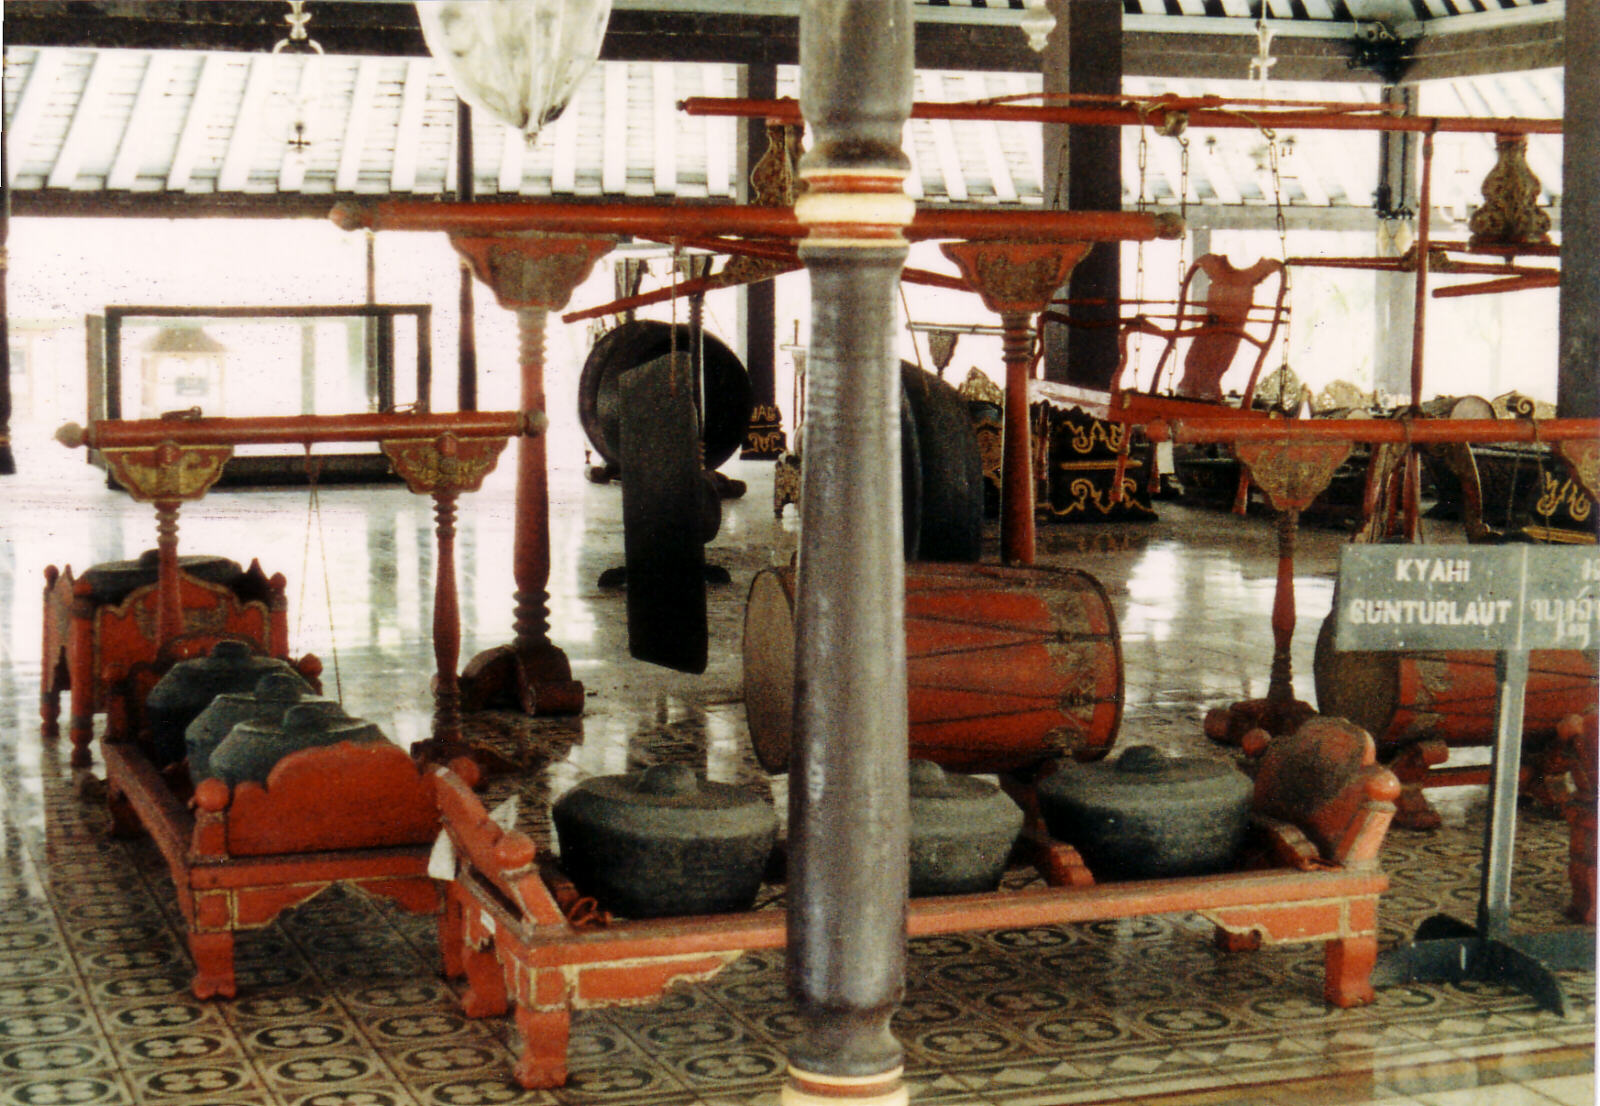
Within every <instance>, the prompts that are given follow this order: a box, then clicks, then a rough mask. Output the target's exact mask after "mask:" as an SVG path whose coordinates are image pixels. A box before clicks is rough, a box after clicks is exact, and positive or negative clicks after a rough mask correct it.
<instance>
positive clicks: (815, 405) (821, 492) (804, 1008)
mask: <svg viewBox="0 0 1600 1106" xmlns="http://www.w3.org/2000/svg"><path fill="white" fill-rule="evenodd" d="M800 67H801V73H802V87H801V110H802V112H803V113H804V115H805V118H806V121H807V123H809V124H810V126H811V128H812V134H813V135H814V136H815V141H814V143H813V145H812V147H811V150H810V151H809V152H808V153H807V154H806V157H805V159H804V160H803V161H802V164H801V169H800V173H801V177H802V179H804V180H805V181H806V184H807V190H806V192H805V194H804V195H803V196H802V198H801V199H800V200H799V202H797V203H796V205H795V214H796V216H797V217H798V218H799V220H800V222H801V223H802V224H804V225H805V226H806V227H807V228H808V231H809V233H808V236H807V237H806V238H805V239H804V241H803V243H802V245H801V247H800V257H801V259H802V260H803V261H804V262H805V265H806V268H807V269H808V270H809V272H810V276H811V301H812V303H811V317H812V320H813V323H812V331H811V333H812V343H811V348H810V350H809V359H810V366H809V371H808V373H807V377H806V424H805V431H804V433H805V443H804V448H803V454H804V456H805V459H806V463H805V471H804V474H803V476H802V479H803V481H804V484H805V490H804V493H803V495H802V497H801V504H802V510H803V513H804V519H803V526H802V528H801V531H800V557H799V566H798V570H797V572H798V586H797V594H796V618H795V629H796V638H795V686H796V688H797V689H798V694H797V696H796V701H795V738H796V740H795V745H794V750H793V755H792V760H791V769H790V777H789V778H790V779H791V780H792V781H794V782H793V783H792V784H791V786H790V789H789V905H788V960H789V979H790V987H791V989H792V990H793V992H794V998H795V1002H796V1008H797V1011H798V1013H799V1016H800V1021H801V1026H802V1031H801V1035H800V1037H799V1039H798V1040H797V1041H795V1043H794V1044H793V1045H792V1046H791V1047H790V1050H789V1072H788V1077H787V1078H786V1080H785V1082H784V1086H783V1090H782V1096H781V1101H782V1102H783V1103H785V1104H788V1106H801V1104H806V1106H815V1104H817V1103H821V1102H828V1101H833V1100H843V1099H848V1100H849V1101H850V1102H851V1103H852V1104H855V1106H868V1104H873V1106H876V1104H889V1103H894V1104H903V1103H905V1102H906V1100H907V1093H906V1089H905V1086H904V1084H903V1083H902V1082H901V1078H900V1076H901V1070H902V1066H903V1063H904V1053H903V1050H902V1049H901V1047H900V1044H899V1042H898V1041H896V1040H895V1038H894V1035H893V1033H891V1032H890V1030H889V1019H890V1017H891V1016H892V1015H893V1013H894V1010H895V1007H896V1006H897V1005H898V1004H899V1002H900V998H901V995H902V993H903V991H904V987H905V915H906V896H907V879H908V863H909V861H908V843H907V835H908V832H909V823H910V810H909V807H910V799H909V784H908V780H907V768H906V755H905V735H906V727H907V724H908V722H907V713H906V659H905V628H904V614H905V564H904V559H903V551H902V549H901V536H900V526H899V523H898V519H899V518H900V508H901V504H900V442H899V432H898V431H899V392H900V371H899V363H898V358H897V357H896V356H895V332H896V321H897V318H896V316H897V311H896V303H895V296H896V287H897V284H898V280H899V275H900V269H901V267H902V266H903V265H904V263H905V258H906V253H907V246H906V242H905V239H904V237H903V235H902V228H903V227H904V226H905V225H906V224H908V223H910V221H911V218H912V215H913V213H914V207H913V204H912V202H911V200H910V198H909V197H908V196H906V195H905V192H904V189H903V182H904V180H905V176H906V174H907V172H908V171H909V169H910V162H909V160H908V159H907V158H906V156H905V153H904V152H903V151H902V149H901V146H900V142H901V133H902V131H903V129H904V126H905V121H906V118H907V116H908V115H909V113H910V111H911V92H912V21H911V3H910V0H806V3H805V4H804V5H803V7H802V9H801V13H800Z"/></svg>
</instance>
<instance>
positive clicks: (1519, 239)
mask: <svg viewBox="0 0 1600 1106" xmlns="http://www.w3.org/2000/svg"><path fill="white" fill-rule="evenodd" d="M1494 145H1495V153H1496V154H1498V155H1499V156H1498V158H1497V159H1496V161H1495V163H1494V167H1493V168H1492V169H1490V170H1489V173H1488V175H1487V176H1485V177H1484V178H1483V206H1482V207H1480V208H1479V209H1478V210H1477V211H1475V212H1473V213H1472V218H1471V219H1470V220H1468V222H1467V226H1468V227H1469V228H1471V230H1472V237H1471V239H1469V240H1468V246H1469V247H1470V246H1516V245H1526V244H1531V243H1545V242H1549V241H1550V215H1549V213H1548V212H1546V211H1543V210H1541V209H1540V207H1539V193H1540V192H1541V191H1543V186H1542V185H1541V184H1540V183H1539V178H1538V177H1536V176H1534V175H1533V170H1532V169H1529V168H1528V136H1527V135H1525V134H1502V135H1496V136H1495V143H1494Z"/></svg>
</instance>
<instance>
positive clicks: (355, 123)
mask: <svg viewBox="0 0 1600 1106" xmlns="http://www.w3.org/2000/svg"><path fill="white" fill-rule="evenodd" d="M380 64H381V63H380V62H379V61H378V60H377V59H375V58H363V59H362V60H361V61H359V62H358V63H356V89H355V92H354V94H352V95H351V97H350V118H349V119H348V120H347V121H346V122H345V128H344V145H343V147H341V148H340V150H339V169H338V172H337V173H336V174H335V175H334V178H333V188H334V191H336V192H353V191H355V187H356V182H357V181H358V180H360V179H361V155H362V154H363V153H364V152H365V151H366V146H367V131H368V129H370V127H371V125H372V101H373V99H374V96H375V94H376V92H377V89H378V68H379V65H380Z"/></svg>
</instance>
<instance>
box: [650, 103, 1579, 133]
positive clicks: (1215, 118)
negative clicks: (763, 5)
mask: <svg viewBox="0 0 1600 1106" xmlns="http://www.w3.org/2000/svg"><path fill="white" fill-rule="evenodd" d="M1206 102H1207V101H1199V103H1206ZM1351 106H1352V107H1361V106H1363V105H1351ZM678 107H679V108H681V109H682V110H683V111H684V112H685V113H686V114H689V115H721V116H730V115H731V116H738V117H742V118H764V119H771V120H773V121H775V122H782V123H799V122H801V121H802V117H801V114H800V104H799V102H798V101H796V100H789V99H781V100H749V99H741V98H738V97H719V96H692V97H690V98H689V99H687V100H684V101H682V102H680V103H679V105H678ZM1374 108H1376V105H1374ZM1176 116H1183V117H1186V118H1187V120H1188V125H1189V126H1190V127H1195V128H1207V127H1214V128H1223V129H1232V130H1252V131H1268V130H1270V131H1279V130H1311V131H1316V130H1321V131H1416V132H1428V131H1432V132H1436V133H1440V134H1560V133H1561V125H1562V124H1561V120H1560V119H1518V118H1511V117H1499V118H1481V119H1480V118H1474V117H1472V116H1464V115H1390V114H1380V113H1378V112H1377V111H1376V110H1374V111H1371V112H1368V113H1359V112H1356V111H1305V110H1298V111H1297V110H1288V111H1284V110H1275V109H1268V108H1257V107H1254V106H1250V105H1246V106H1242V107H1238V108H1228V107H1205V106H1184V105H1183V104H1182V103H1181V102H1180V103H1177V104H1172V105H1162V104H1157V103H1148V104H1146V105H1144V107H1143V108H1142V109H1141V108H1140V107H1138V106H1133V104H1132V103H1130V102H1124V104H1123V105H1121V106H1095V105H1061V104H995V103H954V104H938V103H921V102H919V103H915V104H912V105H911V117H912V118H913V119H971V120H987V121H990V122H996V123H1066V124H1069V125H1078V126H1103V127H1137V126H1140V125H1141V124H1146V123H1148V124H1149V125H1150V126H1152V127H1157V128H1160V127H1163V126H1165V125H1166V124H1167V123H1168V122H1169V121H1171V120H1173V119H1174V117H1176Z"/></svg>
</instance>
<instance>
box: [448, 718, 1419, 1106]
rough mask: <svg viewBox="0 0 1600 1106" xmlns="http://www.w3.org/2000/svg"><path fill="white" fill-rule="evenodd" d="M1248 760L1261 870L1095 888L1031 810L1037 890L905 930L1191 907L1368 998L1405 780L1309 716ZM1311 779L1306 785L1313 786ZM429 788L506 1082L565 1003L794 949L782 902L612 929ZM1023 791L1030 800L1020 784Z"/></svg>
mask: <svg viewBox="0 0 1600 1106" xmlns="http://www.w3.org/2000/svg"><path fill="white" fill-rule="evenodd" d="M1274 746H1278V747H1276V748H1275V747H1274ZM1247 751H1249V752H1250V753H1251V754H1252V755H1261V754H1263V753H1264V755H1262V756H1261V762H1260V766H1259V767H1258V768H1257V772H1256V798H1255V818H1254V822H1253V832H1254V835H1255V847H1254V849H1253V850H1252V851H1253V855H1254V856H1255V863H1254V865H1252V866H1250V867H1248V868H1247V869H1245V870H1239V871H1233V872H1226V873H1222V874H1217V875H1201V876H1188V877H1179V878H1172V879H1156V880H1137V881H1131V882H1126V883H1105V884H1097V883H1095V881H1094V878H1093V876H1092V875H1091V874H1090V872H1089V870H1088V868H1087V867H1086V866H1085V865H1084V863H1083V861H1082V858H1081V857H1080V856H1079V855H1078V853H1077V851H1076V850H1075V849H1073V848H1072V847H1071V846H1070V845H1066V844H1064V843H1062V842H1059V841H1053V840H1051V839H1050V838H1049V837H1048V835H1047V834H1046V833H1045V831H1044V830H1043V827H1042V823H1040V822H1039V821H1038V820H1037V816H1035V818H1034V821H1033V825H1032V827H1031V828H1030V830H1029V839H1030V845H1029V848H1031V851H1032V853H1033V864H1034V866H1035V867H1036V868H1037V869H1038V871H1039V873H1040V875H1041V876H1042V877H1043V878H1044V880H1045V885H1044V886H1032V887H1027V888H1023V889H1020V890H1014V891H1010V890H999V891H995V892H991V893H979V894H969V895H953V896H934V897H929V898H919V899H913V900H911V902H910V903H909V904H908V910H907V918H906V932H907V933H908V934H909V935H910V936H925V935H930V934H939V933H957V932H968V931H971V930H979V929H998V928H1007V927H1017V926H1039V925H1061V924H1065V923H1071V922H1082V921H1093V920H1099V919H1108V918H1127V917H1134V916H1138V915H1143V914H1169V913H1181V912H1197V913H1199V914H1201V915H1203V916H1204V917H1205V918H1207V919H1208V920H1210V921H1211V922H1213V923H1214V924H1215V925H1216V927H1217V930H1216V937H1217V941H1218V943H1219V944H1220V945H1221V946H1222V947H1224V948H1227V949H1230V950H1234V951H1246V950H1249V949H1253V948H1256V947H1258V946H1259V945H1261V944H1262V943H1268V944H1279V943H1310V942H1321V943H1322V944H1323V946H1324V964H1325V976H1324V985H1323V994H1324V997H1325V998H1326V999H1327V1001H1329V1002H1330V1003H1333V1004H1334V1005H1337V1006H1356V1005H1361V1004H1364V1003H1368V1002H1371V1001H1372V1000H1373V998H1374V993H1373V990H1372V986H1371V983H1370V978H1369V977H1370V973H1371V971H1372V967H1373V964H1374V963H1375V961H1376V957H1377V909H1378V897H1379V895H1381V894H1382V893H1383V892H1384V891H1385V890H1386V889H1387V888H1388V882H1389V881H1388V877H1387V876H1386V875H1384V874H1383V872H1382V871H1381V870H1380V869H1379V867H1378V854H1379V850H1380V848H1381V846H1382V842H1383V837H1384V834H1385V832H1386V831H1387V829H1388V827H1389V822H1390V819H1391V818H1392V817H1393V814H1394V805H1393V800H1394V798H1395V797H1396V796H1397V795H1398V794H1399V791H1400V785H1399V783H1398V781H1396V779H1395V777H1394V776H1393V774H1392V773H1390V772H1389V771H1388V770H1387V769H1385V768H1382V767H1380V766H1378V765H1377V764H1376V763H1375V762H1374V755H1375V754H1374V748H1373V743H1372V739H1371V738H1370V737H1369V736H1368V735H1367V734H1366V733H1364V732H1363V731H1361V730H1359V729H1357V728H1355V727H1354V726H1351V725H1350V724H1349V723H1346V722H1343V721H1341V720H1338V719H1325V720H1320V721H1319V723H1318V726H1317V727H1307V729H1306V730H1305V731H1303V732H1302V733H1300V734H1296V735H1295V736H1294V737H1293V738H1286V739H1282V744H1281V746H1280V745H1279V743H1278V742H1271V743H1268V742H1265V741H1260V742H1257V743H1256V744H1254V745H1252V746H1251V747H1250V748H1249V749H1248V750H1247ZM468 775H469V777H470V771H469V773H468ZM1307 779H1315V780H1316V781H1317V785H1316V787H1315V788H1311V789H1308V788H1307V787H1306V786H1305V782H1306V780H1307ZM433 782H434V787H435V794H436V796H437V799H438V803H439V811H440V817H441V819H442V821H443V823H444V828H445V831H446V832H447V833H448V835H449V837H450V840H451V843H452V845H453V847H454V856H455V865H456V875H455V879H454V880H453V882H451V883H450V885H449V887H448V889H447V891H446V901H445V917H444V921H443V922H442V923H441V925H440V947H441V952H442V954H443V959H444V970H445V973H446V975H448V976H452V977H455V976H464V977H465V978H466V983H467V990H466V992H465V993H464V994H463V996H462V1005H463V1009H464V1011H465V1012H466V1013H467V1015H468V1016H469V1017H491V1016H497V1015H501V1014H504V1013H506V1012H507V1011H508V1010H512V1009H514V1013H515V1018H516V1022H517V1028H518V1030H519V1031H520V1035H521V1037H522V1051H521V1054H520V1055H519V1057H518V1060H517V1064H516V1068H515V1074H516V1078H517V1080H518V1082H520V1083H521V1084H522V1085H523V1086H525V1087H553V1086H559V1085H561V1084H562V1083H563V1082H564V1081H565V1080H566V1075H567V1068H566V1052H567V1040H568V1032H569V1026H570V1019H571V1011H572V1010H574V1009H582V1008H584V1007H597V1006H608V1005H615V1004H636V1003H640V1002H647V1001H650V1000H651V999H653V998H655V997H656V996H658V995H660V994H662V993H663V992H664V991H665V989H666V988H667V987H668V986H669V985H670V984H672V983H674V982H677V981H683V980H695V979H704V978H707V977H709V976H712V975H714V974H716V973H717V972H718V971H719V970H721V969H722V968H723V967H724V966H726V965H727V964H728V963H730V962H731V961H732V960H734V959H735V958H737V957H738V956H739V955H740V954H741V953H743V952H745V951H746V950H750V949H762V948H778V947H782V946H783V945H784V943H785V941H786V939H787V928H786V924H785V914H784V912H783V911H782V910H777V909H758V910H752V911H748V912H745V913H740V914H719V915H711V916H702V917H677V918H657V919H648V920H620V919H619V920H613V919H611V918H610V917H609V916H607V915H604V914H602V913H600V912H598V911H597V910H596V909H595V904H594V901H593V900H592V899H587V898H584V897H583V896H581V895H580V893H579V891H578V889H577V888H576V887H575V886H574V885H573V884H572V882H571V881H570V880H569V879H568V878H567V877H566V875H565V874H563V873H562V872H561V870H560V869H559V868H558V867H557V866H556V865H555V864H554V863H553V862H552V861H551V859H550V858H549V857H547V856H542V855H541V854H540V851H539V848H538V846H537V845H536V844H535V842H534V841H533V839H532V838H530V837H528V836H527V835H526V834H523V833H521V832H520V831H517V830H510V831H507V830H505V829H503V828H502V827H501V826H499V825H497V824H496V823H495V822H494V821H493V820H492V819H491V818H490V817H489V815H488V812H487V811H486V810H485V808H484V806H483V803H482V802H481V801H480V800H479V799H478V797H477V796H476V795H474V794H473V793H472V791H471V790H470V788H469V787H468V784H467V779H466V778H464V777H462V776H458V775H457V774H456V772H455V771H452V770H451V769H446V768H438V769H436V770H435V774H434V777H433ZM1017 786H1018V787H1019V788H1022V791H1021V792H1020V794H1021V798H1022V800H1023V802H1024V803H1025V804H1029V805H1031V803H1030V799H1029V796H1028V794H1027V791H1028V789H1027V788H1026V787H1025V785H1021V784H1018V785H1017ZM1313 791H1315V793H1316V794H1315V796H1314V795H1313V794H1312V792H1313Z"/></svg>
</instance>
